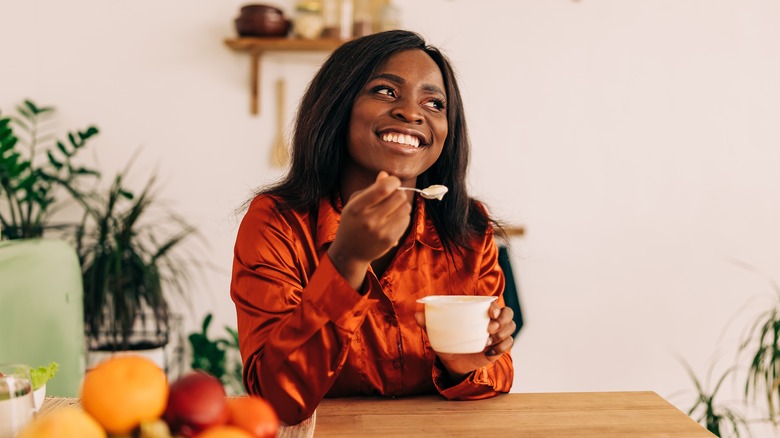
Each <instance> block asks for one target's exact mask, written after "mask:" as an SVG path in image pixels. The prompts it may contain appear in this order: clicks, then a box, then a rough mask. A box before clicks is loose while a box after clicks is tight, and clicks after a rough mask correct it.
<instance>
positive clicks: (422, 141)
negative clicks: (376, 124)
mask: <svg viewBox="0 0 780 438" xmlns="http://www.w3.org/2000/svg"><path fill="white" fill-rule="evenodd" d="M388 132H397V133H399V134H405V135H411V136H414V137H417V138H419V139H420V146H419V147H421V148H422V147H425V146H430V144H431V140H430V139H429V138H428V136H427V135H425V134H423V133H422V132H421V131H418V130H416V129H409V128H400V127H387V128H382V129H380V130H378V131H377V132H376V134H377V137H379V139H380V140H381V139H382V135H383V134H386V133H388Z"/></svg>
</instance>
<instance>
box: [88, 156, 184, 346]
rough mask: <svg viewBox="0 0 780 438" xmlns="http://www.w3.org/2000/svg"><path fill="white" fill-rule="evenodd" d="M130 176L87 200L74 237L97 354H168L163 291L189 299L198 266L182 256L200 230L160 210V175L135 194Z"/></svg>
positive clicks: (90, 339)
mask: <svg viewBox="0 0 780 438" xmlns="http://www.w3.org/2000/svg"><path fill="white" fill-rule="evenodd" d="M128 168H129V167H128ZM126 173H127V169H125V170H124V171H123V172H120V173H119V174H118V175H117V176H116V177H115V178H114V181H113V183H112V185H111V187H110V188H109V189H108V191H107V193H105V194H101V193H92V194H89V195H88V196H86V197H85V215H84V218H83V220H82V222H81V223H80V224H79V226H78V228H77V230H76V233H75V246H76V252H77V253H78V256H79V260H80V262H81V266H82V277H83V282H84V325H85V332H86V335H87V343H88V349H89V350H90V352H95V351H102V352H116V351H125V350H135V351H140V350H153V349H158V350H161V349H162V347H163V346H165V345H166V344H167V343H168V339H169V328H170V305H169V299H170V298H171V297H172V296H169V295H167V294H165V293H164V287H165V286H167V287H170V290H171V291H172V292H173V293H176V294H177V295H178V296H181V297H186V293H185V287H186V286H187V279H188V276H187V273H188V266H191V265H188V264H187V263H185V261H184V260H183V259H181V258H179V254H180V253H181V246H182V245H181V244H182V242H184V241H185V240H186V239H187V238H189V237H190V236H192V235H193V234H194V233H195V229H194V228H193V227H192V226H191V225H189V224H187V223H186V222H185V221H184V220H182V219H181V218H179V217H178V216H176V215H174V214H172V213H170V212H164V211H162V210H160V208H159V207H160V206H159V205H157V203H156V201H157V199H156V197H155V193H154V189H155V187H154V186H155V179H154V178H153V177H152V178H150V179H149V181H148V182H147V184H146V185H145V186H144V188H143V189H142V190H141V193H140V194H139V195H135V194H134V193H133V192H132V191H130V190H129V189H127V188H126V187H125V185H124V184H125V183H124V179H125V174H126Z"/></svg>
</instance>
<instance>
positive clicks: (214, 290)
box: [0, 0, 780, 408]
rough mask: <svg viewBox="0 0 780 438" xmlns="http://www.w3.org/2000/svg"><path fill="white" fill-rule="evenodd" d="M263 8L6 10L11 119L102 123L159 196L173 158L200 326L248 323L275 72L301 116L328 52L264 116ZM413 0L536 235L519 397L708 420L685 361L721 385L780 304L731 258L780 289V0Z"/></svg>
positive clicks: (510, 212) (2, 81)
mask: <svg viewBox="0 0 780 438" xmlns="http://www.w3.org/2000/svg"><path fill="white" fill-rule="evenodd" d="M241 4H243V3H242V2H238V1H221V2H207V1H192V0H186V1H185V0H167V1H165V2H158V1H149V0H145V1H135V2H121V1H105V0H71V1H68V2H60V1H56V0H35V1H30V0H6V1H4V3H3V4H2V5H0V15H2V16H3V17H4V20H3V22H4V24H3V26H2V27H0V41H2V42H3V55H2V57H1V58H0V109H2V110H3V111H5V112H8V111H10V109H11V108H12V107H13V105H14V104H16V103H17V102H19V101H20V100H21V99H22V98H25V97H30V98H33V99H35V100H36V101H37V102H38V103H40V104H52V105H56V106H57V107H58V108H59V109H60V116H61V117H60V120H61V125H62V127H63V128H74V127H77V126H85V125H86V124H88V123H95V124H97V125H98V126H99V127H100V128H101V129H102V133H101V135H100V140H99V141H98V142H96V144H95V145H94V149H95V150H96V156H97V159H99V161H100V163H101V166H102V167H103V168H104V169H105V170H106V172H107V173H109V174H111V173H112V172H113V171H114V170H116V169H119V168H121V166H122V165H123V164H124V162H125V161H126V160H127V159H128V157H130V156H131V155H132V153H133V151H134V150H136V149H137V148H138V147H143V152H142V155H141V158H140V159H139V163H140V165H139V166H137V167H136V169H135V173H134V174H135V175H136V176H137V178H138V179H137V184H139V185H140V184H141V183H142V181H143V178H144V177H145V176H147V175H148V172H150V171H151V169H152V168H153V167H154V166H156V167H157V168H158V169H159V172H160V174H161V175H162V182H163V197H164V198H165V199H166V200H169V201H170V205H171V206H172V207H174V208H175V209H176V210H177V211H178V212H180V213H182V214H184V215H186V216H187V217H188V218H189V219H190V220H191V221H193V222H194V223H195V224H196V225H197V226H198V227H199V228H200V230H201V231H202V232H203V233H204V234H205V235H206V236H207V238H208V241H209V244H210V249H209V250H208V251H205V252H204V253H203V256H205V257H206V258H207V259H208V260H209V261H210V262H211V263H213V265H214V269H213V270H211V271H209V272H207V273H206V275H205V278H203V279H199V280H198V282H197V283H196V285H195V287H194V289H195V290H193V293H194V295H195V296H197V297H198V298H197V303H196V305H195V317H194V319H195V320H197V321H200V319H201V318H202V315H203V314H204V313H205V312H206V311H208V310H212V309H213V310H214V311H215V312H216V313H217V318H218V319H217V321H216V323H217V324H216V327H220V326H222V325H224V324H231V325H232V324H234V321H235V317H234V314H233V311H234V310H233V307H232V303H231V302H230V300H229V297H228V283H229V269H230V264H231V250H232V244H233V238H234V235H235V232H236V227H237V222H238V217H237V216H235V215H234V213H233V210H234V208H235V207H237V206H238V205H239V204H240V203H241V201H242V200H244V199H245V198H246V196H247V195H248V194H249V193H250V191H251V189H252V188H254V187H256V186H258V185H260V184H264V183H267V182H270V181H272V180H274V179H275V178H277V177H278V176H279V175H280V172H279V171H278V170H275V169H272V168H270V165H269V164H268V154H269V152H268V149H269V147H270V145H271V144H272V142H273V128H274V126H275V124H276V119H275V115H274V114H273V112H272V111H270V110H271V109H272V108H273V107H274V103H273V102H274V101H273V97H274V96H273V94H274V81H275V79H276V78H279V77H282V76H284V77H286V78H287V80H288V90H289V94H290V95H289V96H288V103H287V114H286V116H287V117H288V119H289V117H291V115H292V113H293V111H294V107H295V101H294V100H295V99H297V97H298V96H299V95H300V92H301V91H302V88H303V87H304V86H305V84H306V83H307V81H308V79H309V78H310V76H311V74H312V73H313V72H314V70H315V69H316V68H317V66H318V65H319V63H320V62H321V61H322V59H323V56H324V55H320V54H297V55H270V56H268V57H267V58H265V60H264V64H263V70H262V76H263V83H262V90H261V92H262V103H261V104H262V107H263V112H262V114H261V116H260V117H253V116H251V115H250V114H249V111H248V101H249V96H248V76H249V60H248V57H247V56H245V55H242V54H237V53H235V52H233V51H231V50H230V49H228V48H227V47H226V46H224V44H223V42H222V41H223V39H224V38H225V37H228V36H232V35H233V34H234V31H233V27H232V19H233V18H235V17H236V16H237V11H238V8H239V6H240V5H241ZM277 4H282V5H285V7H288V11H289V10H290V9H289V4H292V1H291V0H287V1H285V2H282V1H280V2H278V3H277ZM396 4H397V5H398V6H400V7H401V8H402V10H403V23H404V24H405V26H406V27H407V28H409V29H413V30H417V31H420V32H421V33H423V34H424V35H425V36H426V37H427V38H428V39H429V40H430V41H431V42H432V43H434V44H436V45H439V46H440V47H441V48H442V49H443V50H444V51H445V52H446V53H448V54H449V55H450V57H451V58H452V60H453V61H454V63H455V65H456V67H457V69H458V71H459V74H460V80H461V87H462V90H463V92H464V94H465V100H466V105H467V115H468V118H469V123H470V129H471V134H472V142H473V145H474V151H473V166H472V170H471V175H470V176H471V188H472V190H473V192H474V194H475V195H477V196H478V197H480V198H482V199H483V200H485V201H487V202H488V204H489V206H490V207H491V208H492V210H493V212H494V213H496V214H498V215H499V216H500V217H502V218H503V219H506V220H508V221H510V222H513V223H516V224H522V225H524V226H525V227H526V228H527V230H528V233H527V236H526V237H525V238H523V239H520V240H516V241H515V242H514V243H515V246H514V247H513V257H514V265H515V271H516V275H517V276H518V279H519V282H520V288H521V300H522V304H523V306H524V308H525V317H526V321H527V325H526V327H525V328H524V329H523V331H522V332H521V335H520V337H519V339H518V342H517V344H516V348H515V351H514V353H515V354H514V358H515V362H516V374H517V377H516V381H515V386H514V390H515V391H521V392H526V391H597V390H653V391H656V392H658V393H659V394H661V395H662V396H664V397H667V398H669V399H670V400H671V401H672V402H674V403H676V404H677V405H678V406H680V407H681V408H687V407H688V406H689V405H690V404H691V403H692V401H693V393H692V390H691V384H690V382H689V380H688V378H687V376H686V374H685V371H684V370H683V368H682V366H681V365H680V363H679V361H678V359H677V355H681V356H683V357H685V358H686V359H687V360H688V361H689V362H690V363H691V364H692V365H693V367H694V368H695V369H696V371H697V372H699V373H700V374H702V375H703V374H704V373H705V372H706V370H707V368H708V366H709V365H710V363H711V362H712V361H713V360H714V359H716V357H714V356H713V354H714V353H715V352H716V351H717V352H718V354H719V355H720V356H718V357H719V359H720V362H719V364H721V365H722V367H721V368H725V366H726V365H728V364H729V363H730V361H731V360H732V357H733V352H734V348H735V345H736V339H738V337H739V336H740V335H742V334H743V331H744V328H745V327H746V320H745V318H746V317H748V316H751V315H754V314H755V313H756V312H757V311H758V310H759V309H760V306H759V304H764V305H765V304H766V303H767V302H768V299H769V298H771V291H770V289H769V287H768V286H767V283H766V282H765V281H764V280H762V279H761V278H759V277H758V276H757V275H755V274H752V273H749V272H747V271H745V270H743V269H741V268H739V267H737V266H736V265H734V264H733V263H730V262H729V259H730V258H737V259H740V260H743V261H745V262H748V263H750V264H752V265H755V266H756V267H757V268H758V269H760V270H762V271H764V272H765V273H766V274H767V275H770V276H773V277H775V278H780V274H778V270H779V269H780V266H778V257H777V256H776V255H775V252H776V248H778V247H779V246H780V230H778V227H777V225H776V223H777V220H778V218H780V197H778V196H777V190H778V188H780V172H779V171H778V169H780V130H778V128H777V127H778V126H780V125H779V124H778V121H780V85H779V82H778V79H777V78H779V77H780V57H778V54H780V26H778V25H777V23H778V22H780V3H778V2H776V1H772V0H698V1H695V0H686V1H680V0H633V1H625V0H580V1H567V0H555V1H530V0H523V1H492V2H477V1H466V0H450V1H445V0H427V1H425V2H421V1H415V0H402V1H400V0H399V1H396ZM142 166H145V167H147V168H149V170H144V169H143V168H142ZM756 297H759V298H756ZM750 299H753V301H752V303H753V304H752V306H751V307H748V308H747V309H743V310H741V311H740V309H741V308H742V306H743V304H745V303H747V302H748V300H750ZM762 300H763V301H762ZM735 315H738V316H737V317H736V319H734V317H735ZM190 324H192V322H190ZM727 328H728V329H727ZM726 329H727V330H726ZM724 330H725V331H724ZM738 386H739V385H738V384H735V385H734V391H735V394H736V393H738V391H739V388H738ZM681 390H682V391H683V392H682V393H680V391H681Z"/></svg>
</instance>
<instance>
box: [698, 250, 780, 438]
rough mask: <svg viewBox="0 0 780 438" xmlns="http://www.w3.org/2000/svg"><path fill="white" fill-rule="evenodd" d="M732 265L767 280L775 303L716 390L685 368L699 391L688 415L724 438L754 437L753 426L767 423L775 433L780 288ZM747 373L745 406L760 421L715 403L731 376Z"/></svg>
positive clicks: (779, 406)
mask: <svg viewBox="0 0 780 438" xmlns="http://www.w3.org/2000/svg"><path fill="white" fill-rule="evenodd" d="M732 262H733V263H734V264H735V265H737V266H739V267H741V268H743V269H745V270H748V271H750V272H752V273H754V274H757V275H759V276H761V277H763V278H764V279H765V280H766V281H767V283H768V284H769V286H770V288H771V289H772V291H773V292H774V299H773V300H772V304H771V305H770V307H769V308H768V309H767V310H765V311H763V312H761V313H759V314H758V316H757V317H756V318H755V320H754V321H753V322H752V323H751V324H750V326H749V329H748V331H747V335H746V336H745V337H744V338H743V340H742V342H741V343H740V344H739V346H738V349H737V354H736V359H735V364H734V365H733V366H732V367H731V368H729V369H728V370H726V371H725V372H724V373H723V375H722V376H721V377H720V378H719V379H718V382H717V384H716V385H715V387H714V389H713V390H712V391H708V390H707V389H705V388H704V387H703V386H702V385H701V383H700V382H699V380H698V379H697V378H696V376H695V375H694V373H693V371H692V370H691V367H690V366H688V364H687V363H684V365H685V367H686V369H687V371H688V374H689V376H690V377H691V379H692V381H693V383H694V386H695V388H696V391H697V400H696V402H695V404H694V405H693V407H692V408H691V409H690V411H689V413H688V415H690V416H692V417H693V418H694V419H696V420H697V421H699V422H700V423H702V424H703V425H705V426H706V427H707V429H708V430H709V431H710V432H712V433H714V434H716V435H717V436H722V435H721V432H724V433H727V434H728V435H726V436H736V437H739V436H740V435H741V433H740V432H747V433H748V435H750V433H751V431H750V425H751V424H757V423H764V424H768V425H769V426H770V427H773V428H774V429H775V430H776V429H777V427H778V425H780V285H778V284H777V282H776V281H774V280H773V279H772V278H770V277H769V276H767V275H764V274H762V273H761V272H759V271H758V270H757V269H755V268H754V267H753V266H751V265H749V264H747V263H744V262H742V261H739V260H732ZM738 372H739V373H738ZM743 372H744V373H745V374H746V378H745V383H744V399H743V400H741V402H742V407H743V408H744V409H746V410H747V411H749V412H751V413H752V412H755V413H757V414H758V417H757V418H752V419H748V418H747V416H745V415H743V414H740V412H738V411H736V410H734V409H731V408H728V407H725V406H724V405H723V404H722V403H716V401H715V398H716V396H717V394H718V390H719V389H720V388H721V385H722V384H723V383H724V381H725V380H726V379H727V377H729V376H732V377H735V376H736V375H737V373H738V374H739V375H740V376H741V375H742V373H743Z"/></svg>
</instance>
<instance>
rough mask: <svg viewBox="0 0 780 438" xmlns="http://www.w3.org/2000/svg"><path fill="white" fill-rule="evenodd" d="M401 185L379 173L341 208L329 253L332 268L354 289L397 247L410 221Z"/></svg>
mask: <svg viewBox="0 0 780 438" xmlns="http://www.w3.org/2000/svg"><path fill="white" fill-rule="evenodd" d="M400 185H401V181H400V180H399V179H398V178H397V177H394V176H389V175H388V174H387V172H385V171H381V172H379V175H377V177H376V181H374V183H373V184H371V185H370V186H368V187H366V188H365V189H363V190H360V191H357V192H355V193H354V194H353V195H352V196H351V197H350V198H349V201H347V203H346V205H344V209H343V210H342V212H341V222H340V223H339V229H338V231H337V232H336V239H335V240H334V241H333V244H331V246H330V248H329V249H328V256H329V257H330V259H331V262H333V265H334V266H335V267H336V269H337V270H338V271H339V273H340V274H341V275H342V276H344V278H345V279H346V280H347V282H348V283H349V284H350V285H352V287H354V288H355V289H358V288H360V286H361V284H362V283H363V279H364V278H365V275H366V271H367V270H368V265H369V264H370V263H371V262H372V261H374V260H376V259H378V258H379V257H381V256H382V255H384V254H385V253H387V251H389V250H390V249H391V248H393V247H394V246H396V245H398V241H399V240H400V239H401V237H402V236H403V235H404V232H405V231H406V228H407V227H408V226H409V221H410V220H411V212H412V205H411V203H410V202H409V197H408V195H407V194H406V193H405V192H403V191H400V190H398V187H399V186H400Z"/></svg>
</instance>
